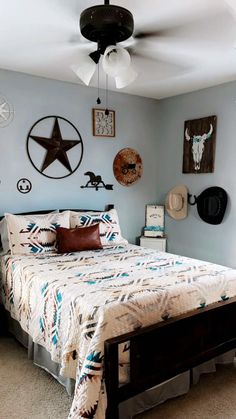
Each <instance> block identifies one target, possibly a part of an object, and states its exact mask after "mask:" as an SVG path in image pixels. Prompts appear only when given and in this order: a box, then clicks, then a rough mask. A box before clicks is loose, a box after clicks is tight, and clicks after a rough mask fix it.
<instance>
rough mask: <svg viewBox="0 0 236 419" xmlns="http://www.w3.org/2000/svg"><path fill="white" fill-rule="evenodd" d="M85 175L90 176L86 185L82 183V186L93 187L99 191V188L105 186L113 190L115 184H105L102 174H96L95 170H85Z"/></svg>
mask: <svg viewBox="0 0 236 419" xmlns="http://www.w3.org/2000/svg"><path fill="white" fill-rule="evenodd" d="M84 175H85V176H88V177H89V180H88V182H87V183H86V184H85V185H82V186H81V188H93V189H95V191H98V189H101V188H104V189H106V190H108V191H112V190H113V185H111V184H105V183H104V182H103V180H102V177H101V176H100V175H95V174H94V173H93V172H85V173H84Z"/></svg>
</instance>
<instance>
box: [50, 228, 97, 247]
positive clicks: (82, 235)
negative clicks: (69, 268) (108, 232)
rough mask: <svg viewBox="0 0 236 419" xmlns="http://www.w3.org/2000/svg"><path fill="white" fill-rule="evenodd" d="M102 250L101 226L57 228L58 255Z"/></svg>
mask: <svg viewBox="0 0 236 419" xmlns="http://www.w3.org/2000/svg"><path fill="white" fill-rule="evenodd" d="M95 249H102V244H101V240H100V232H99V224H93V225H91V226H89V227H77V228H64V227H58V228H57V251H58V253H69V252H78V251H81V250H95Z"/></svg>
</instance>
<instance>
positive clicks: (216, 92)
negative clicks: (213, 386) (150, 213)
mask: <svg viewBox="0 0 236 419" xmlns="http://www.w3.org/2000/svg"><path fill="white" fill-rule="evenodd" d="M235 101H236V82H232V83H227V84H224V85H221V86H217V87H213V88H209V89H204V90H201V91H198V92H194V93H190V94H185V95H181V96H176V97H173V98H170V99H166V100H162V101H161V102H160V109H159V111H160V118H161V121H162V123H161V131H160V132H159V135H158V138H159V141H158V145H157V150H158V152H157V161H158V177H157V180H156V185H157V191H158V201H159V202H164V201H165V197H166V193H167V192H168V190H170V189H171V188H173V187H174V186H175V185H177V184H179V183H183V184H185V185H186V186H187V187H188V189H189V191H190V193H192V194H195V195H199V194H200V193H201V192H202V191H203V190H204V189H205V188H207V187H210V186H221V187H223V188H224V189H225V190H226V191H227V193H228V196H229V203H228V208H227V211H226V214H225V217H224V220H223V222H222V224H219V225H216V226H213V225H210V224H207V223H205V222H203V221H202V220H201V219H200V218H199V216H198V213H197V208H196V206H194V207H190V206H188V210H189V215H188V217H187V218H186V219H185V220H182V221H176V220H174V219H172V218H170V217H169V216H168V215H166V218H165V219H166V231H167V235H168V249H169V251H170V252H173V253H178V254H183V255H188V256H191V257H196V258H199V259H203V260H209V261H213V262H217V263H221V264H225V265H229V266H232V267H236V102H235ZM210 115H217V135H216V156H215V172H214V173H212V174H198V175H195V174H182V158H183V135H184V121H185V120H188V119H195V118H200V117H204V116H210Z"/></svg>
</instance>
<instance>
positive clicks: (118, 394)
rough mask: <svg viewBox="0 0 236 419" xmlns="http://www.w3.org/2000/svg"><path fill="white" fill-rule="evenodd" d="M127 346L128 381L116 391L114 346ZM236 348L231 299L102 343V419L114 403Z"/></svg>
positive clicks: (114, 417)
mask: <svg viewBox="0 0 236 419" xmlns="http://www.w3.org/2000/svg"><path fill="white" fill-rule="evenodd" d="M126 341H129V342H130V380H129V383H127V384H125V385H123V386H121V387H119V378H118V346H119V344H121V343H124V342H126ZM235 347H236V297H234V298H231V299H230V300H225V301H221V302H218V303H215V304H212V305H210V306H208V307H206V308H201V309H196V310H193V311H191V312H189V313H187V314H185V315H181V316H178V317H175V318H173V319H169V320H166V321H163V322H161V323H158V324H155V325H152V326H148V327H145V328H142V329H139V330H137V331H135V332H131V333H127V334H124V335H122V336H118V337H115V338H112V339H108V340H107V341H106V342H105V382H106V390H107V399H108V405H107V412H106V419H118V418H119V403H120V402H122V401H124V400H127V399H128V398H130V397H132V396H134V395H136V394H138V393H141V392H142V391H145V390H147V389H148V388H151V387H153V386H155V385H157V384H160V383H161V382H163V381H165V380H167V379H169V378H172V377H174V376H175V375H177V374H180V373H182V372H184V371H187V370H188V369H190V368H192V367H195V366H197V365H199V364H201V363H202V362H205V361H208V360H210V359H211V358H214V357H215V356H218V355H220V354H222V353H224V352H227V351H228V350H231V349H233V348H235Z"/></svg>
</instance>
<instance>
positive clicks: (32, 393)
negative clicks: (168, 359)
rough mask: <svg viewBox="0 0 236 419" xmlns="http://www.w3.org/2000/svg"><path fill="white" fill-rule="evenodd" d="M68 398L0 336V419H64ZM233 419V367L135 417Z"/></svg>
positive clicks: (204, 378) (235, 379) (13, 343)
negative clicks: (184, 393)
mask: <svg viewBox="0 0 236 419" xmlns="http://www.w3.org/2000/svg"><path fill="white" fill-rule="evenodd" d="M70 405H71V399H70V398H69V396H68V395H67V393H66V391H65V390H64V388H63V387H62V386H61V385H60V384H58V383H57V382H56V380H54V378H52V377H51V376H50V375H49V374H47V373H46V372H45V371H43V370H42V369H40V368H38V367H36V366H34V365H33V364H32V361H30V360H28V359H27V354H26V350H25V349H24V348H22V347H21V346H20V345H19V344H18V343H17V342H16V341H15V340H13V339H10V338H0V419H31V418H35V419H66V418H67V416H68V413H69V410H70ZM200 418H201V419H209V418H214V419H236V366H233V365H231V366H219V367H218V371H217V373H213V374H207V375H204V376H202V377H201V380H200V383H199V384H198V385H196V386H194V387H192V389H191V391H190V392H189V393H188V394H187V395H185V396H182V397H179V398H177V399H174V400H169V401H168V402H166V403H164V404H162V405H160V406H158V407H156V408H155V409H153V410H151V411H149V412H146V413H145V414H140V415H139V416H137V418H136V419H200Z"/></svg>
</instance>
